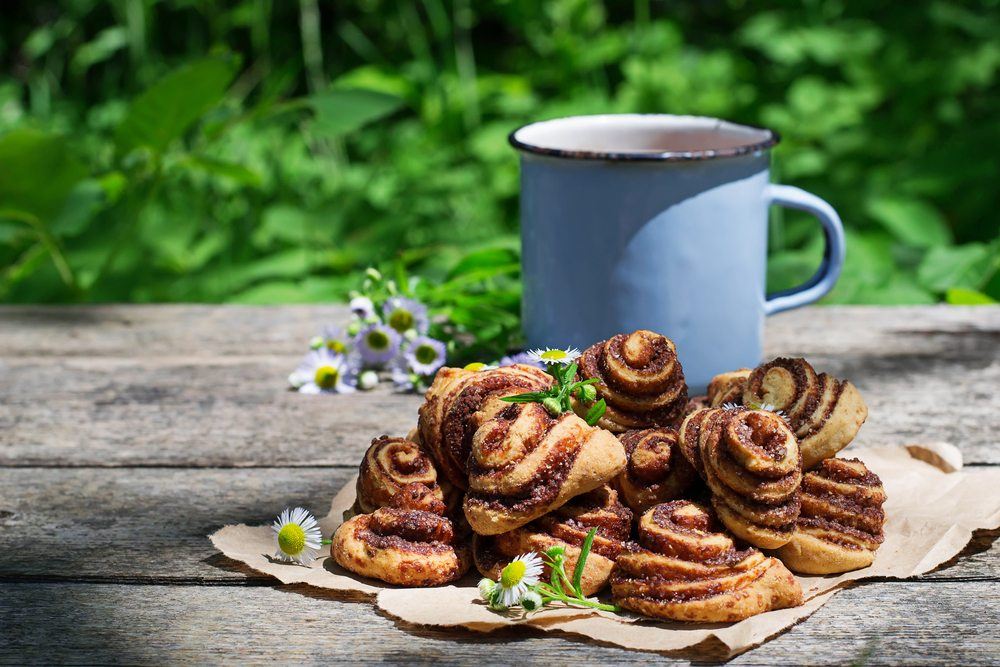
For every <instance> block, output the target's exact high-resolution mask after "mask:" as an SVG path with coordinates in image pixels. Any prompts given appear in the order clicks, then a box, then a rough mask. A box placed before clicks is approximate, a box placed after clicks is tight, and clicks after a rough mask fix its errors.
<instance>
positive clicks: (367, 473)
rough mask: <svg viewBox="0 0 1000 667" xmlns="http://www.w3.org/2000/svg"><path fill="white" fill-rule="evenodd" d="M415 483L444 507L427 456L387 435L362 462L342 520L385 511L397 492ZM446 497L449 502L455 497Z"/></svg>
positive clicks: (409, 442)
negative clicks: (355, 492) (425, 488)
mask: <svg viewBox="0 0 1000 667" xmlns="http://www.w3.org/2000/svg"><path fill="white" fill-rule="evenodd" d="M415 482H419V483H420V484H423V485H424V486H426V487H427V488H428V490H429V492H430V494H429V496H428V497H429V498H432V499H433V500H434V501H436V502H437V503H442V504H445V493H444V489H443V488H442V487H441V486H440V485H439V484H438V478H437V470H435V469H434V463H433V462H432V461H431V457H430V456H429V455H428V454H427V452H425V451H424V450H423V449H422V448H421V447H420V446H419V445H418V444H417V443H415V442H413V441H412V440H406V439H404V438H390V437H389V436H387V435H383V436H381V437H379V438H375V439H374V440H372V444H371V446H369V447H368V451H366V452H365V457H364V459H362V460H361V468H360V469H359V471H358V482H357V497H356V498H355V500H354V506H353V507H352V508H351V509H349V510H348V511H347V512H345V513H344V519H345V520H347V519H349V518H350V517H352V516H354V515H355V514H370V513H371V512H374V511H375V510H377V509H378V508H380V507H386V506H387V505H389V504H390V503H391V502H392V499H393V498H394V497H395V496H396V494H397V493H399V491H400V489H402V488H403V487H404V486H406V485H407V484H411V483H415ZM448 495H449V498H450V497H451V496H453V495H454V494H450V493H449V494H448ZM423 509H429V508H423ZM432 511H433V510H432Z"/></svg>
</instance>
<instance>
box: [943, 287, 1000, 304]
mask: <svg viewBox="0 0 1000 667" xmlns="http://www.w3.org/2000/svg"><path fill="white" fill-rule="evenodd" d="M945 299H946V300H947V301H948V303H950V304H953V305H956V306H985V305H988V304H993V303H997V301H996V299H993V298H992V297H990V296H989V295H987V294H983V293H982V292H977V291H976V290H974V289H965V288H964V287H953V288H952V289H950V290H948V292H947V293H946V295H945Z"/></svg>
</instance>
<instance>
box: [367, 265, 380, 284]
mask: <svg viewBox="0 0 1000 667" xmlns="http://www.w3.org/2000/svg"><path fill="white" fill-rule="evenodd" d="M365 275H366V276H368V278H370V279H371V280H374V281H375V282H378V281H379V280H382V273H381V272H380V271H379V270H378V269H376V268H375V267H373V266H369V267H368V268H367V269H365Z"/></svg>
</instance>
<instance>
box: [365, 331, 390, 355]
mask: <svg viewBox="0 0 1000 667" xmlns="http://www.w3.org/2000/svg"><path fill="white" fill-rule="evenodd" d="M365 341H366V342H367V343H368V347H369V348H371V349H373V350H384V349H386V348H388V347H389V336H387V335H386V333H385V332H384V331H379V330H378V329H375V330H373V331H369V332H368V335H367V336H365Z"/></svg>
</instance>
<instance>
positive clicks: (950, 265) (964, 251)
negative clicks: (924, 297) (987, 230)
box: [917, 243, 1000, 292]
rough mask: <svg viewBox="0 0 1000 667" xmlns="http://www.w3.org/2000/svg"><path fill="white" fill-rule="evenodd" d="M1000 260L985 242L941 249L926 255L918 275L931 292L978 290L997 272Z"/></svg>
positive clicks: (936, 248) (932, 250) (934, 249)
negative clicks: (955, 288) (955, 289)
mask: <svg viewBox="0 0 1000 667" xmlns="http://www.w3.org/2000/svg"><path fill="white" fill-rule="evenodd" d="M998 262H1000V259H998V258H997V257H996V256H995V255H994V254H993V253H991V252H990V248H989V246H987V245H985V244H983V243H967V244H965V245H960V246H938V247H935V248H931V249H930V250H929V251H928V252H927V254H926V255H925V256H924V259H923V261H922V262H921V263H920V267H919V269H918V270H917V276H918V277H919V279H920V283H921V284H922V285H923V286H924V287H926V288H927V289H930V290H934V291H936V292H944V291H945V290H947V289H949V288H951V287H965V288H969V289H978V288H980V287H982V286H983V284H985V283H986V281H987V280H989V279H990V276H992V275H993V273H994V272H995V271H996V270H997V267H998Z"/></svg>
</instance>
